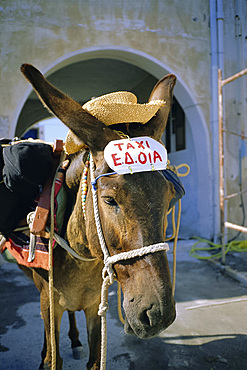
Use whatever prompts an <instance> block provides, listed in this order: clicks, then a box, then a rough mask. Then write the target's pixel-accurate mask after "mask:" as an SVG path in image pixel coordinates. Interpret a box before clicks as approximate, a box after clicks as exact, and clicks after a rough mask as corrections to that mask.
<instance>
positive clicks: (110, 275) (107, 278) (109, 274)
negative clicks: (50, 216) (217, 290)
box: [90, 155, 169, 370]
mask: <svg viewBox="0 0 247 370" xmlns="http://www.w3.org/2000/svg"><path fill="white" fill-rule="evenodd" d="M90 173H91V185H92V194H93V207H94V218H95V224H96V228H97V233H98V238H99V242H100V246H101V250H102V252H103V255H104V268H103V271H102V278H103V283H102V287H101V303H100V306H99V311H98V315H99V316H101V364H100V369H101V370H104V369H105V366H106V346H107V327H106V312H107V310H108V302H107V296H108V288H109V286H110V285H111V284H113V282H114V272H113V268H112V265H113V264H114V263H117V262H120V261H126V260H128V259H131V258H135V257H142V256H144V255H146V254H149V253H155V252H160V251H168V250H169V246H168V244H167V243H158V244H153V245H149V246H145V247H142V248H138V249H134V250H130V251H127V252H122V253H119V254H115V255H113V256H110V253H109V251H108V248H107V246H106V243H105V239H104V236H103V232H102V227H101V221H100V216H99V208H98V197H97V188H96V182H97V179H98V178H97V179H95V176H94V162H93V157H92V155H90ZM109 175H111V174H109Z"/></svg>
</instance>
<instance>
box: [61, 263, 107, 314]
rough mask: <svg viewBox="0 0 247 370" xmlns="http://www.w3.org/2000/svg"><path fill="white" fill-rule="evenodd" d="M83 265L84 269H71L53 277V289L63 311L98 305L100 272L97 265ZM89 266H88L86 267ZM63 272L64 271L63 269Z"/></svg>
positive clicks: (100, 282)
mask: <svg viewBox="0 0 247 370" xmlns="http://www.w3.org/2000/svg"><path fill="white" fill-rule="evenodd" d="M90 264H94V263H93V262H89V263H85V268H73V269H69V268H68V267H67V269H66V270H67V271H63V273H60V274H57V275H55V276H54V278H56V279H54V280H55V281H54V288H55V290H56V292H57V294H58V297H59V304H60V306H62V307H63V309H64V310H70V311H80V310H85V309H87V308H88V307H90V306H91V305H92V304H98V302H99V300H100V291H101V284H102V278H101V271H102V268H101V266H99V264H97V265H96V266H94V267H93V266H90ZM87 265H89V266H87ZM63 270H64V269H63Z"/></svg>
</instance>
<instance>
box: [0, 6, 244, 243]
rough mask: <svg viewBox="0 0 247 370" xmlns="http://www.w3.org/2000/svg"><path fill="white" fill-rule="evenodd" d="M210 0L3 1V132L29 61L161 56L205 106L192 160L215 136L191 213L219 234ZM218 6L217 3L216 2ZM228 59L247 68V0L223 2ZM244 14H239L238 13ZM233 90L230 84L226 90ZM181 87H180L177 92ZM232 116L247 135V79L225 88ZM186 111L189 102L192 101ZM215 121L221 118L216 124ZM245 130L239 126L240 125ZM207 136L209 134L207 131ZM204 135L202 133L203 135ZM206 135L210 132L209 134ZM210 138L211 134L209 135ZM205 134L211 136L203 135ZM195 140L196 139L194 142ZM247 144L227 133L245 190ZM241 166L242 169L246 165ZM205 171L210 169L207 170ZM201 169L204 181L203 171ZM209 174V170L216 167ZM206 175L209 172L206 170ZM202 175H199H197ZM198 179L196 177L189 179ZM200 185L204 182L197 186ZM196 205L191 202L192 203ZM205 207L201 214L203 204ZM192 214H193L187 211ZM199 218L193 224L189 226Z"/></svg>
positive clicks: (203, 232) (232, 176)
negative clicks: (125, 53)
mask: <svg viewBox="0 0 247 370" xmlns="http://www.w3.org/2000/svg"><path fill="white" fill-rule="evenodd" d="M210 3H212V2H210V1H207V0H198V1H197V0H186V1H184V0H173V1H170V0H143V1H140V0H136V1H135V2H133V1H130V0H122V1H120V0H101V1H100V0H98V1H96V0H90V1H89V0H88V1H86V0H59V1H56V0H49V1H48V0H47V1H40V0H18V1H17V0H2V1H1V2H0V52H1V58H0V67H1V68H0V84H1V89H0V136H10V137H12V136H13V133H14V131H15V126H16V122H17V119H18V114H17V113H18V112H19V107H20V106H21V105H22V104H23V96H24V95H25V92H26V90H27V87H28V84H27V82H26V80H25V79H24V77H23V76H22V74H21V73H20V66H21V64H22V63H25V62H28V63H31V64H34V65H35V66H36V67H38V68H39V69H40V70H41V71H43V70H47V66H49V65H51V64H54V62H55V61H56V60H58V59H59V58H63V57H64V56H66V55H69V54H70V53H73V52H75V51H77V50H84V49H87V48H96V49H101V48H107V47H121V48H126V49H128V48H130V49H131V50H136V51H138V52H142V53H145V54H147V55H149V56H151V57H153V58H156V59H157V60H158V61H160V62H161V63H162V64H164V65H165V66H167V67H168V70H170V71H171V72H173V73H175V74H176V75H177V77H178V78H179V79H180V81H181V83H182V84H183V86H185V88H186V89H187V90H188V91H189V94H190V95H191V98H192V100H193V102H194V103H193V104H194V105H195V106H197V107H198V109H200V112H201V116H202V119H203V121H204V122H205V126H206V128H205V130H204V131H202V134H200V128H199V129H198V126H197V125H198V124H199V123H198V120H197V117H196V116H195V119H193V114H192V119H191V120H190V127H189V130H190V131H191V132H192V133H193V132H196V134H194V136H195V137H194V139H195V140H197V138H198V143H199V144H198V143H197V147H196V149H195V153H194V154H193V156H194V158H193V160H194V161H195V162H197V164H196V165H197V167H198V168H200V163H198V162H200V160H199V159H198V158H200V156H199V154H200V148H203V146H204V142H205V143H206V141H208V143H207V145H208V148H209V151H208V158H207V166H208V167H209V168H211V175H210V174H209V175H208V174H206V175H205V176H206V177H208V181H204V179H203V180H201V184H200V189H199V190H198V191H197V193H196V194H193V193H190V194H189V197H191V201H192V205H193V197H194V198H195V197H196V198H197V199H198V201H199V200H200V199H203V198H205V199H204V203H203V201H202V202H201V203H202V206H200V205H198V204H197V205H196V206H195V207H194V208H193V207H192V209H191V211H190V209H189V208H188V209H187V210H186V212H187V213H186V215H189V213H190V212H194V213H195V215H196V216H195V217H196V218H197V219H198V220H200V221H198V222H199V223H198V225H196V226H195V229H194V230H196V231H198V233H197V235H200V236H205V237H209V238H212V237H213V234H214V225H215V222H216V219H215V217H216V218H217V216H214V214H215V208H217V204H214V200H213V199H214V194H213V193H214V192H217V189H214V177H215V178H216V177H217V176H218V174H217V173H214V155H215V154H214V153H213V141H214V133H213V129H212V122H211V121H212V101H211V92H212V90H211V87H212V70H211V55H212V44H211V33H210V32H211V24H210ZM215 3H217V1H216V2H215ZM222 3H223V10H224V35H223V36H224V38H223V45H221V46H222V50H223V54H224V55H223V60H224V75H225V77H227V76H229V75H231V74H234V73H236V72H238V71H239V70H240V69H242V68H246V66H247V64H246V58H247V56H246V54H247V49H246V48H247V47H246V36H247V35H246V19H247V13H246V1H244V0H237V1H235V0H223V1H222ZM237 17H239V19H238V18H237ZM227 89H228V88H227ZM175 91H176V90H175ZM225 102H226V120H227V122H230V123H231V129H233V130H237V131H239V130H240V131H241V132H242V133H243V134H245V135H247V129H246V118H245V117H246V116H247V114H246V113H247V112H246V102H247V98H246V79H245V80H244V79H242V80H241V82H238V83H235V85H234V87H233V88H232V89H228V90H227V91H226V92H225ZM183 108H186V109H187V111H189V109H190V107H189V105H188V104H187V106H186V107H183ZM213 124H214V123H213ZM239 127H240V129H239ZM205 133H206V134H205ZM196 136H197V138H196ZM204 136H205V137H204ZM206 136H207V137H206ZM204 139H205V140H204ZM187 144H190V143H187ZM246 156H247V147H246V141H242V142H240V141H239V139H236V138H233V137H231V138H228V139H227V144H226V157H227V160H228V163H229V164H228V167H227V184H228V187H229V191H230V192H232V191H238V190H239V183H240V180H241V182H242V183H246V180H247V170H246V168H247V160H246V158H247V157H246ZM240 163H241V171H240V165H239V164H240ZM205 171H206V170H205ZM205 171H204V166H203V163H202V166H201V172H200V171H199V170H198V173H197V174H196V177H197V179H198V178H199V179H200V178H202V177H203V174H204V172H205ZM209 172H210V171H209ZM205 173H206V172H205ZM195 180H196V179H195ZM190 181H191V182H193V181H194V178H192V179H191V180H190ZM197 187H198V186H197ZM243 201H244V204H245V206H247V205H246V196H244V199H243ZM188 207H189V206H188ZM203 207H204V208H205V209H204V210H203V212H202V208H203ZM242 209H243V203H240V202H239V198H236V199H234V200H233V201H231V203H229V205H228V210H229V214H230V216H231V221H234V222H238V223H242V222H243V212H242ZM186 217H187V216H186ZM192 223H193V222H192V221H190V224H192Z"/></svg>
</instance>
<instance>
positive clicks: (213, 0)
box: [210, 0, 221, 243]
mask: <svg viewBox="0 0 247 370" xmlns="http://www.w3.org/2000/svg"><path fill="white" fill-rule="evenodd" d="M216 12H217V0H210V31H211V34H210V37H211V109H210V127H211V133H212V161H213V163H212V168H213V178H212V180H213V186H212V189H213V225H214V231H213V233H214V242H215V243H218V242H219V239H220V229H221V228H220V195H219V175H218V174H219V131H218V126H219V122H218V38H217V15H216V14H217V13H216Z"/></svg>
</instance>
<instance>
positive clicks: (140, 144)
mask: <svg viewBox="0 0 247 370" xmlns="http://www.w3.org/2000/svg"><path fill="white" fill-rule="evenodd" d="M136 144H137V145H138V148H141V149H145V146H143V141H141V142H140V143H138V141H136Z"/></svg>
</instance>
